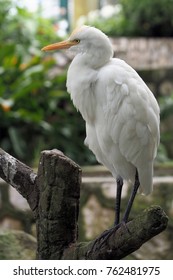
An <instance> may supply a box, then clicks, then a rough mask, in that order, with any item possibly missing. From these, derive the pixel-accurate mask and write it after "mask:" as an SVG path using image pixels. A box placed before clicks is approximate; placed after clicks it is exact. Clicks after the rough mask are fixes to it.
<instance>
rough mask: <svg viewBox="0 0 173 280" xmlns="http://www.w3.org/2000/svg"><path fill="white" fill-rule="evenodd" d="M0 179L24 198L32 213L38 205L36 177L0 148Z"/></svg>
mask: <svg viewBox="0 0 173 280" xmlns="http://www.w3.org/2000/svg"><path fill="white" fill-rule="evenodd" d="M0 177H1V178H2V179H3V180H4V181H6V182H7V183H8V184H10V185H11V186H12V187H14V188H15V189H16V190H17V191H18V192H19V193H20V194H21V195H22V196H23V197H24V198H26V200H27V202H28V204H29V206H30V208H31V210H32V211H35V210H36V208H37V205H38V187H37V183H36V179H37V175H36V174H35V173H34V172H33V170H32V169H31V168H30V167H28V166H27V165H25V164H24V163H22V162H20V161H19V160H17V159H16V158H14V157H12V156H11V155H9V154H8V153H6V152H5V151H4V150H2V149H1V148H0Z"/></svg>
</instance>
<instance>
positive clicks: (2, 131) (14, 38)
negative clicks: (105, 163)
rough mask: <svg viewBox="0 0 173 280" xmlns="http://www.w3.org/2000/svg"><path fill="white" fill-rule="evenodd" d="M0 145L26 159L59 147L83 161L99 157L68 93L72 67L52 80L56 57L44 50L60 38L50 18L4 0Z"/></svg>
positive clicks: (0, 12) (1, 0) (0, 21)
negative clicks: (91, 150) (91, 149)
mask: <svg viewBox="0 0 173 280" xmlns="http://www.w3.org/2000/svg"><path fill="white" fill-rule="evenodd" d="M0 6H1V9H0V26H1V29H0V41H1V48H0V61H1V65H0V146H1V147H2V148H3V149H5V150H6V151H7V152H9V153H11V154H12V155H14V156H16V157H17V158H19V159H21V160H23V161H25V162H28V163H29V162H30V163H31V162H32V163H33V161H35V160H37V159H38V155H39V153H40V151H41V150H42V149H51V148H58V149H60V150H62V151H63V152H64V153H65V154H67V155H69V156H70V157H72V158H73V159H74V160H75V161H77V162H78V163H80V164H85V163H87V162H90V160H91V161H92V159H94V157H93V156H92V154H90V153H89V152H88V149H87V148H85V147H84V144H83V140H84V138H85V132H84V131H85V128H84V123H83V121H82V118H81V116H80V115H79V114H78V113H77V112H76V110H75V108H74V107H73V105H72V102H71V101H70V97H69V94H67V92H66V71H65V70H64V73H61V74H59V75H54V77H52V78H50V75H49V73H50V70H52V69H53V68H55V70H56V67H57V65H56V61H55V59H54V56H52V55H51V54H45V53H42V52H41V48H42V47H43V46H45V45H47V44H50V43H51V42H55V41H58V38H57V35H56V33H55V31H54V29H53V27H52V26H53V25H52V24H51V22H50V21H48V20H45V19H42V18H40V17H38V15H36V14H32V13H29V12H27V11H26V10H25V9H21V8H19V7H17V6H14V5H12V2H11V1H10V0H0Z"/></svg>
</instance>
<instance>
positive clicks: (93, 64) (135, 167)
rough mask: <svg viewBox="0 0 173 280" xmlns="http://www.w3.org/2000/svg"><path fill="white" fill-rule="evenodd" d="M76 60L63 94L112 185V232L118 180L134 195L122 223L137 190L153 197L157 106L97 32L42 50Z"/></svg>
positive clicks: (82, 32)
mask: <svg viewBox="0 0 173 280" xmlns="http://www.w3.org/2000/svg"><path fill="white" fill-rule="evenodd" d="M67 48H70V50H72V51H74V52H75V57H74V59H73V61H72V63H71V65H70V67H69V69H68V73H67V90H68V92H69V93H70V95H71V99H72V101H73V103H74V106H75V107H76V108H77V109H78V110H79V111H80V113H81V114H82V117H83V118H84V120H85V122H86V139H85V144H86V145H87V146H88V147H89V149H91V151H92V152H93V153H94V154H95V156H96V158H97V160H98V161H99V162H100V163H102V164H103V165H105V166H106V167H107V168H108V169H109V170H110V171H111V173H112V175H113V177H114V178H115V179H116V180H117V198H116V205H115V210H116V218H115V229H116V228H117V227H118V225H119V224H120V203H121V191H122V186H123V180H124V179H126V180H130V181H131V183H132V184H133V190H132V193H131V196H130V199H129V202H128V205H127V208H126V211H125V214H124V216H123V218H122V222H125V223H126V222H127V221H128V217H129V213H130V210H131V207H132V204H133V201H134V198H135V195H136V193H137V190H138V188H139V186H140V190H141V192H142V193H144V194H146V195H147V194H149V193H151V191H152V185H153V184H152V178H153V161H154V158H155V156H156V153H157V147H158V145H159V140H160V133H159V123H160V117H159V106H158V104H157V101H156V99H155V97H154V95H153V94H152V92H151V91H150V89H149V88H148V87H147V85H146V84H145V83H144V81H143V80H142V79H141V78H140V76H139V75H138V74H137V72H136V71H135V70H134V69H133V68H132V67H131V66H129V65H128V64H127V63H126V62H124V61H123V60H121V59H118V58H113V49H112V45H111V42H110V40H109V39H108V37H107V36H106V35H105V34H104V33H102V32H101V31H100V30H98V29H96V28H94V27H90V26H82V27H81V28H78V29H76V30H75V31H74V32H73V33H72V34H71V36H70V37H69V39H68V40H66V41H63V42H60V43H55V44H52V45H48V46H46V47H44V48H43V49H42V50H44V51H50V50H59V49H67Z"/></svg>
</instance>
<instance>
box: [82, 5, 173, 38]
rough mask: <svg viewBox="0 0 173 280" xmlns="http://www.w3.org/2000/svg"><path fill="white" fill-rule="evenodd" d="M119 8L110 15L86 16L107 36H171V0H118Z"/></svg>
mask: <svg viewBox="0 0 173 280" xmlns="http://www.w3.org/2000/svg"><path fill="white" fill-rule="evenodd" d="M118 5H121V9H119V12H118V13H117V12H115V14H114V15H112V16H111V17H108V18H107V17H104V16H103V15H102V14H100V16H96V17H95V18H93V17H92V19H90V17H88V19H87V22H86V23H87V24H89V25H94V26H96V27H98V28H99V29H101V30H102V31H103V32H105V33H106V34H107V35H109V36H144V37H172V36H173V16H172V15H173V0H152V1H151V0H140V1H139V0H119V4H118Z"/></svg>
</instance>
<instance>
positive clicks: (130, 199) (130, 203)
mask: <svg viewBox="0 0 173 280" xmlns="http://www.w3.org/2000/svg"><path fill="white" fill-rule="evenodd" d="M139 186H140V183H139V177H138V171H137V169H136V175H135V183H134V186H133V190H132V193H131V196H130V198H129V201H128V204H127V208H126V211H125V213H124V217H123V219H122V221H123V222H125V223H127V221H128V218H129V214H130V211H131V209H132V205H133V202H134V199H135V196H136V194H137V191H138V188H139Z"/></svg>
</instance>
